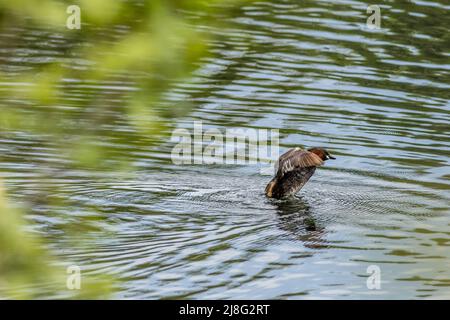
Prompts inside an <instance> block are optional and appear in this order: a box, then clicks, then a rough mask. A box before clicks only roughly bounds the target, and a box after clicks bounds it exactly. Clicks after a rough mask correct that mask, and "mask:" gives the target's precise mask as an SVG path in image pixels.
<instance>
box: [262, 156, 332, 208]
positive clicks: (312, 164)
mask: <svg viewBox="0 0 450 320" xmlns="http://www.w3.org/2000/svg"><path fill="white" fill-rule="evenodd" d="M329 159H336V158H335V157H333V156H331V155H330V154H329V153H328V151H326V150H325V149H323V148H311V149H308V150H307V151H306V150H302V149H300V148H294V149H290V150H289V151H287V152H286V153H284V154H283V155H281V157H280V159H278V163H277V166H276V174H275V177H274V178H273V179H272V180H271V181H270V182H269V184H268V185H267V187H266V190H265V192H266V196H268V197H269V198H276V199H280V198H284V197H288V196H290V195H293V194H295V193H297V192H298V191H299V190H300V189H301V188H302V187H303V186H304V185H305V184H306V182H308V180H309V178H311V176H312V175H313V174H314V171H316V168H317V167H318V166H320V165H322V164H323V163H324V161H326V160H329Z"/></svg>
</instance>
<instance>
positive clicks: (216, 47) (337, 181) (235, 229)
mask: <svg viewBox="0 0 450 320" xmlns="http://www.w3.org/2000/svg"><path fill="white" fill-rule="evenodd" d="M381 8H382V29H381V30H369V29H368V28H367V27H366V25H365V22H366V18H367V14H366V4H365V3H364V2H359V1H333V2H330V1H294V0H287V1H272V2H255V3H252V4H249V5H247V6H244V7H243V8H242V9H240V10H236V11H235V12H234V16H233V18H232V19H229V21H227V23H228V28H226V29H222V28H220V29H219V28H218V29H217V30H213V31H214V33H215V34H217V36H218V37H217V39H215V40H211V43H210V46H211V50H212V52H214V56H213V57H211V58H208V59H207V60H206V61H205V64H204V66H203V67H202V68H201V69H200V70H199V71H198V72H197V74H196V77H195V79H194V80H193V81H191V82H190V83H188V84H180V85H179V86H177V88H175V89H174V90H173V92H172V93H171V99H172V103H173V104H176V103H179V102H180V101H190V102H191V103H192V105H193V106H194V108H193V111H192V112H191V113H189V114H188V115H187V116H185V117H182V118H178V119H173V127H174V128H188V129H192V126H193V123H194V121H202V122H203V124H204V125H205V126H206V127H209V128H217V129H220V130H223V131H225V130H226V129H228V128H255V129H279V131H280V138H281V139H280V149H281V151H285V150H287V149H288V148H290V147H294V146H305V147H310V146H324V147H327V148H328V149H329V150H330V151H332V153H333V154H334V155H335V156H336V157H337V160H335V161H329V162H328V163H327V164H326V165H325V166H324V167H323V168H320V169H319V170H317V171H316V174H315V175H314V176H313V178H312V179H311V181H310V182H309V183H308V184H307V185H306V187H305V188H304V189H303V190H302V191H301V192H300V193H299V194H298V196H297V197H296V198H293V199H289V200H284V201H276V200H269V199H266V198H265V197H264V192H263V191H264V187H265V185H266V184H267V182H268V181H269V180H270V177H268V176H264V175H261V174H260V166H259V165H226V164H215V165H175V164H173V163H172V162H171V159H170V155H171V150H172V147H173V143H170V141H162V142H161V143H159V144H158V145H156V146H149V145H146V144H145V142H139V141H133V142H130V143H126V142H124V141H120V139H117V142H116V143H113V145H112V147H113V148H114V150H115V151H116V152H117V153H121V154H126V155H127V156H128V157H129V159H130V160H131V161H132V162H133V164H134V168H135V170H134V171H133V172H132V174H130V175H123V174H119V173H117V174H115V173H101V172H98V173H92V172H88V171H83V170H71V171H67V170H62V169H61V168H63V167H64V163H65V161H66V159H64V158H63V157H61V156H59V155H58V154H56V153H55V152H54V151H53V149H52V145H51V144H49V143H45V142H43V141H42V140H41V139H38V137H34V136H32V135H28V134H25V133H17V132H16V133H2V134H1V143H0V150H1V152H0V173H1V175H2V176H4V177H5V183H6V185H7V187H8V190H9V192H10V194H11V195H12V197H13V198H14V199H16V200H17V201H18V202H21V201H25V202H27V203H30V204H31V212H30V213H29V214H28V221H29V227H30V229H32V230H33V231H34V232H37V233H39V234H41V235H43V236H45V237H46V239H47V240H49V242H50V243H51V244H50V247H51V248H52V250H54V251H55V252H56V253H58V254H59V256H60V257H61V259H62V260H63V261H64V262H67V263H69V264H78V265H80V266H82V268H83V270H86V271H87V272H91V273H108V272H111V273H114V274H116V275H117V276H118V277H119V278H120V279H122V280H123V281H121V284H120V288H119V289H118V291H117V293H116V295H117V297H118V298H138V299H160V298H194V299H244V298H250V299H259V298H262V299H267V298H289V299H298V298H305V299H313V298H327V299H330V298H333V299H337V298H338V299H342V298H363V299H365V298H371V299H372V298H377V299H378V298H387V299H396V298H403V299H409V298H446V299H448V298H450V274H449V267H450V250H449V245H450V228H449V226H450V224H449V217H450V212H449V200H450V196H449V195H450V193H449V189H450V183H449V178H450V172H449V154H450V153H449V152H450V136H449V128H450V120H449V119H450V118H449V117H450V104H449V96H450V95H449V92H450V91H449V87H450V82H449V69H450V63H449V62H450V61H449V53H450V51H449V48H450V45H449V39H448V34H449V32H448V25H449V22H450V21H449V15H448V10H449V9H450V7H449V6H448V4H446V1H442V0H441V1H413V2H411V3H410V2H396V3H393V2H388V3H385V4H383V5H382V6H381ZM205 28H207V27H206V26H205ZM22 31H25V32H27V30H22ZM13 32H16V31H15V30H8V29H6V30H3V33H2V34H0V38H7V37H8V33H13ZM113 34H114V33H113ZM29 35H30V42H29V43H30V47H29V48H8V49H5V50H2V51H1V52H0V59H2V60H3V66H2V68H3V70H2V71H3V72H6V73H7V74H8V73H11V74H14V72H15V71H17V70H19V69H20V68H37V67H38V65H39V63H42V61H48V60H58V59H59V57H60V52H62V51H64V50H65V49H66V48H65V47H64V42H63V41H62V42H60V41H58V37H57V36H55V35H52V34H48V33H44V32H43V33H42V34H40V33H37V32H32V31H31V30H30V31H29ZM0 41H1V40H0ZM49 44H51V46H50V48H51V49H49ZM74 67H76V63H75V66H74ZM67 82H68V84H67V86H68V87H69V88H70V89H71V90H68V93H67V105H66V106H61V108H68V107H70V108H76V107H77V104H78V103H80V104H82V102H83V99H84V97H86V95H88V94H89V92H91V90H94V91H95V90H99V91H104V92H107V93H111V95H112V96H113V94H114V93H115V92H119V91H123V90H126V91H130V92H131V91H133V90H134V89H135V88H133V87H132V86H131V85H129V84H127V85H124V84H121V83H100V84H99V83H96V84H89V83H86V82H81V81H79V82H77V81H67ZM0 90H8V84H7V83H2V84H0ZM5 103H7V102H2V104H5ZM114 103H120V102H117V101H114ZM105 130H108V131H110V132H112V133H114V135H117V136H120V133H121V132H125V131H126V130H128V128H127V127H126V126H125V125H123V126H122V125H121V124H120V122H115V123H114V124H113V125H111V126H110V127H108V128H105ZM48 172H51V173H52V174H51V176H52V178H51V179H48V178H47V179H45V180H42V176H43V173H48ZM53 188H56V190H57V193H56V194H54V195H53V196H54V197H58V196H64V197H66V198H68V199H69V200H70V203H71V205H70V207H57V206H55V207H51V208H49V204H48V203H47V202H46V201H45V199H42V198H41V194H45V190H49V189H53ZM50 209H51V211H52V212H53V214H52V215H49V214H48V212H49V210H50ZM82 218H83V219H88V221H89V223H88V228H87V230H86V231H83V237H82V239H73V237H72V236H71V235H70V233H66V232H65V231H64V226H65V225H71V224H76V223H77V221H78V220H79V219H82ZM371 265H376V266H378V267H379V268H380V270H381V289H380V290H369V289H368V288H367V286H366V279H367V276H368V274H367V272H366V270H367V268H368V267H369V266H371Z"/></svg>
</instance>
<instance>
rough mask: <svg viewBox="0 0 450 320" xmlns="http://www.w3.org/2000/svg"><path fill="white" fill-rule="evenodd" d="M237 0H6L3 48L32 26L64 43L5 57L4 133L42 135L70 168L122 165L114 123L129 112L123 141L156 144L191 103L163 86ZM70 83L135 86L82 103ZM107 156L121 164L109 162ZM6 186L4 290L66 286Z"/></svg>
mask: <svg viewBox="0 0 450 320" xmlns="http://www.w3.org/2000/svg"><path fill="white" fill-rule="evenodd" d="M235 2H237V1H230V0H147V1H144V0H142V1H132V0H129V1H111V0H79V1H56V0H0V28H1V29H0V30H1V31H0V32H6V31H5V30H8V31H7V33H8V37H5V38H3V39H7V40H3V41H2V43H1V49H3V50H11V52H14V50H18V49H24V48H25V49H30V50H32V49H33V43H30V40H29V37H28V36H27V33H29V31H30V30H34V31H36V32H40V33H44V34H45V33H48V34H56V35H58V37H59V38H60V39H61V41H63V42H64V46H65V48H66V50H64V51H63V52H61V54H60V55H59V56H58V58H57V59H50V60H49V61H42V62H41V63H39V64H34V65H32V66H29V65H27V64H26V62H24V63H23V66H22V67H23V68H21V69H18V71H15V72H5V71H4V69H3V68H2V62H1V61H0V83H2V84H3V85H2V90H0V102H1V108H2V112H1V113H0V128H1V130H0V133H15V132H26V133H31V134H32V135H35V136H44V137H45V139H47V140H48V141H51V143H52V145H53V146H55V149H57V150H59V151H60V152H61V153H62V154H63V155H64V156H66V157H67V158H68V159H71V162H70V164H69V165H70V166H73V167H82V168H87V169H90V168H94V169H96V170H98V169H105V170H110V169H114V170H117V168H118V167H119V168H122V167H123V166H122V165H123V163H122V164H121V159H118V158H115V157H116V154H114V153H113V152H112V151H111V150H110V149H109V148H108V147H105V145H107V142H108V140H109V139H117V137H116V136H114V134H112V133H111V130H110V125H113V124H114V123H115V122H116V121H123V119H127V122H128V125H129V127H130V131H129V132H127V133H126V134H122V135H121V136H120V138H121V139H123V140H124V142H125V143H127V141H132V140H134V139H143V140H145V141H146V143H149V144H151V143H157V141H159V139H160V137H161V136H162V135H164V133H165V132H167V131H168V130H167V126H169V125H170V122H171V121H170V120H171V119H172V118H173V117H176V116H179V115H182V114H183V113H185V112H186V111H187V110H189V106H188V105H187V104H185V103H181V102H180V103H178V104H177V105H167V104H164V103H163V100H164V97H165V95H166V94H167V93H168V91H169V90H170V88H172V86H173V85H174V84H175V83H177V82H180V81H183V80H184V79H187V78H188V77H189V76H190V75H191V73H192V72H193V71H194V70H195V69H196V68H198V66H199V63H200V62H201V59H202V58H204V57H206V56H207V55H208V50H207V45H206V43H207V40H208V38H209V37H211V36H212V35H211V34H210V32H209V31H208V30H209V29H208V28H204V26H207V25H208V24H217V23H219V22H218V20H217V19H216V18H215V14H216V13H217V12H220V11H221V10H222V11H223V10H225V9H224V8H223V6H222V5H221V4H225V3H226V7H233V5H234V3H235ZM69 5H79V7H80V8H81V29H80V30H70V29H68V28H67V27H66V20H67V18H68V17H69V15H70V14H68V13H67V12H66V9H67V7H68V6H69ZM198 25H201V26H202V28H197V26H198ZM11 30H12V31H11ZM73 82H79V83H85V84H89V85H95V84H106V85H108V84H111V83H113V84H114V85H123V86H124V87H126V88H134V89H135V90H123V94H122V96H120V97H114V98H115V99H109V98H111V97H110V94H111V93H110V92H108V91H107V90H96V91H92V92H89V93H86V94H88V96H85V97H83V99H82V103H81V102H78V103H77V104H74V105H71V106H68V107H66V108H60V106H62V105H65V104H67V101H66V100H65V99H66V96H67V94H68V92H70V90H72V89H71V87H70V83H73ZM4 88H7V90H5V89H4ZM114 101H116V102H114ZM66 106H67V105H66ZM111 159H114V160H115V161H117V163H116V165H114V166H112V165H111V162H108V160H111ZM124 163H125V161H124ZM0 191H1V192H0V211H1V214H0V297H19V298H36V297H39V298H45V297H42V296H36V292H33V290H31V289H29V290H25V291H23V290H15V289H14V288H21V287H27V288H32V287H33V286H34V285H37V284H39V283H54V284H55V287H51V288H49V293H54V292H55V291H58V290H61V288H62V289H64V288H63V287H65V276H66V274H65V269H64V272H63V273H61V270H62V269H61V270H59V271H58V270H57V269H56V268H55V267H54V263H55V261H54V260H53V259H52V258H51V257H50V254H49V253H48V252H46V250H44V249H43V248H44V247H45V246H42V244H41V243H42V241H40V240H39V239H37V238H36V236H31V235H30V234H29V233H27V232H25V231H24V230H23V226H24V223H23V221H22V218H21V214H20V213H19V210H18V209H12V208H11V207H10V205H9V204H8V201H7V199H6V195H5V192H4V190H3V188H2V189H0ZM50 192H51V191H50ZM107 282H108V281H106V282H104V285H100V286H99V285H98V284H96V285H95V286H90V285H89V282H88V284H87V285H86V286H85V288H87V289H84V290H82V291H81V293H77V294H81V297H101V296H104V295H105V294H106V293H107V292H108V289H107V287H108V286H109V285H108V283H107ZM94 287H95V288H97V289H96V290H93V289H92V288H94ZM89 288H91V289H89Z"/></svg>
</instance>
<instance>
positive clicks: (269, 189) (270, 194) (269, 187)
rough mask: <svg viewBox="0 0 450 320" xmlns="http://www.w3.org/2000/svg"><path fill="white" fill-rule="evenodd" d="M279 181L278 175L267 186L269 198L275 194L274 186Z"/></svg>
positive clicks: (266, 191)
mask: <svg viewBox="0 0 450 320" xmlns="http://www.w3.org/2000/svg"><path fill="white" fill-rule="evenodd" d="M276 183H277V177H275V178H273V179H272V180H271V181H270V182H269V183H268V184H267V186H266V190H265V193H266V196H268V197H269V198H272V194H273V188H274V187H275V185H276Z"/></svg>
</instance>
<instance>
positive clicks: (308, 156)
mask: <svg viewBox="0 0 450 320" xmlns="http://www.w3.org/2000/svg"><path fill="white" fill-rule="evenodd" d="M277 164H278V166H277V176H278V177H279V178H281V177H283V176H284V175H285V174H286V173H287V172H291V171H294V170H297V169H299V168H308V167H317V166H320V165H322V164H323V160H322V159H320V157H319V156H318V155H316V154H314V153H312V152H309V151H305V150H302V149H299V148H295V149H290V150H289V151H287V152H286V153H284V154H283V155H281V157H280V159H278V163H277Z"/></svg>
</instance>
